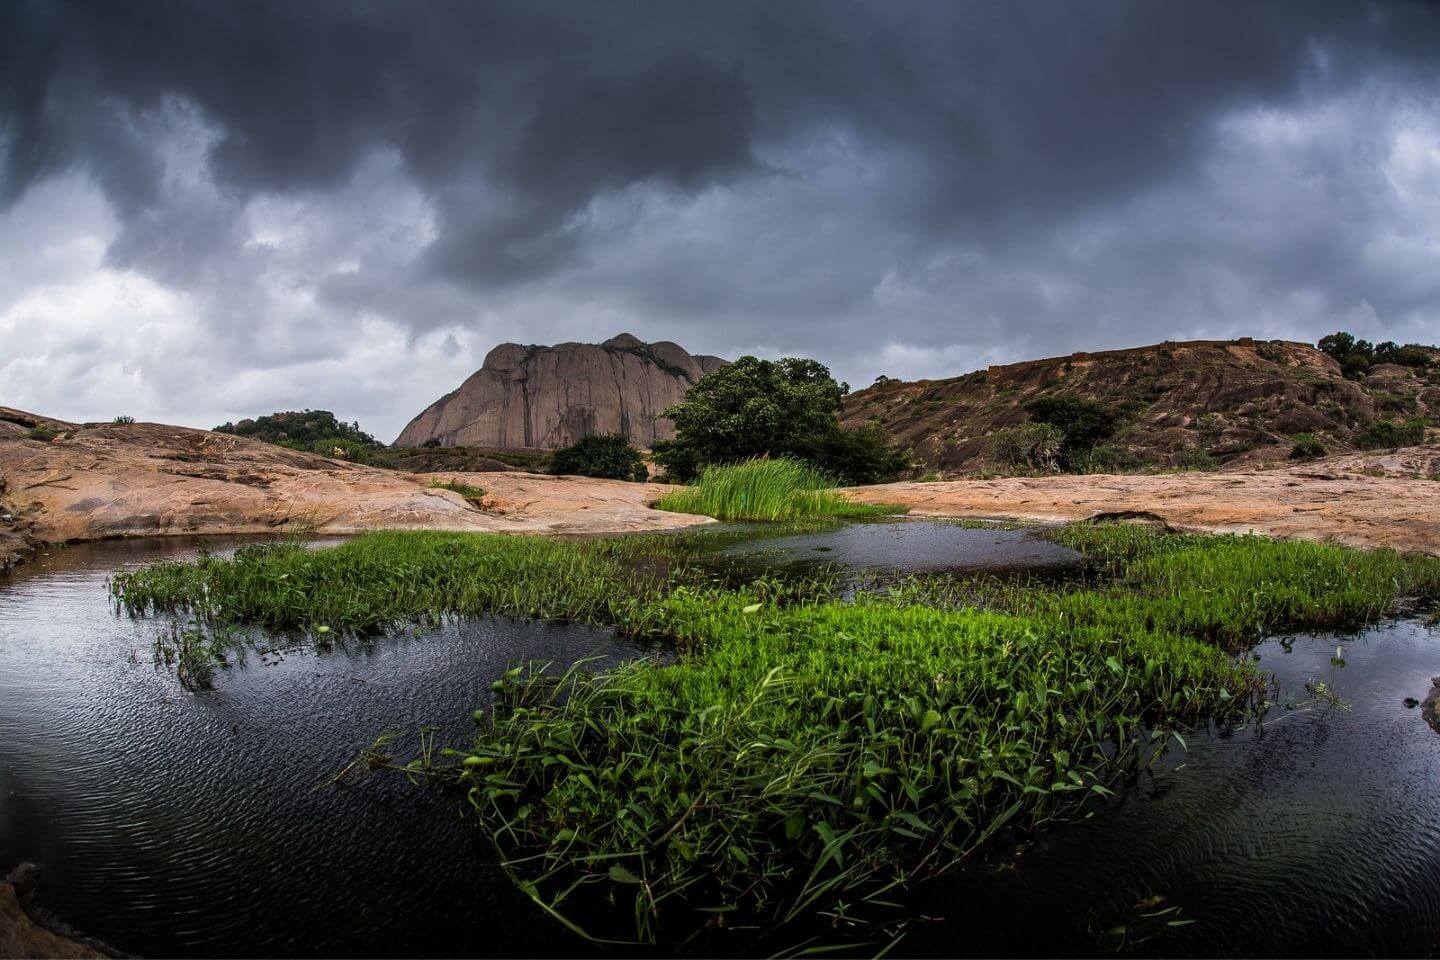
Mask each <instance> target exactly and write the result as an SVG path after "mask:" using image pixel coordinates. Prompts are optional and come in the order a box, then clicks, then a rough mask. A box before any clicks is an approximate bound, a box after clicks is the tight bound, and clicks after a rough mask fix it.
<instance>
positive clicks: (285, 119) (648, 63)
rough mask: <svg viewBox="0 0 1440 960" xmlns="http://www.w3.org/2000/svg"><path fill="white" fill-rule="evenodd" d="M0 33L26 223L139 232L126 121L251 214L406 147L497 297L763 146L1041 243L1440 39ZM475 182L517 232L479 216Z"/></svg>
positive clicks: (966, 20)
mask: <svg viewBox="0 0 1440 960" xmlns="http://www.w3.org/2000/svg"><path fill="white" fill-rule="evenodd" d="M4 16H5V18H6V23H5V24H4V26H5V30H4V34H5V35H6V36H7V37H8V38H9V39H8V41H4V42H5V48H4V50H3V55H4V56H3V58H4V61H5V63H7V64H8V67H6V68H5V89H6V90H7V91H8V92H7V94H6V103H5V114H6V128H7V135H8V139H9V141H10V148H9V150H8V152H7V164H6V177H5V187H6V191H5V195H6V196H7V197H9V198H11V199H13V198H14V197H15V196H17V195H18V194H19V193H20V192H21V191H23V190H24V189H25V188H26V187H27V186H28V185H29V184H30V183H33V182H34V181H35V180H36V179H37V178H39V177H42V176H44V175H46V174H47V173H50V172H52V171H54V170H55V169H57V168H61V167H64V166H67V165H74V164H80V165H84V166H86V167H88V168H90V169H92V170H93V171H94V172H95V174H96V176H97V177H98V178H99V179H100V182H101V183H102V184H103V185H104V186H105V189H106V191H107V194H108V195H109V196H110V198H111V200H112V202H114V203H115V204H116V206H117V208H118V209H119V210H121V211H122V214H123V215H125V216H135V215H139V213H141V212H142V211H143V209H144V208H145V207H146V206H147V205H148V204H149V203H151V202H153V201H154V199H155V197H156V195H157V192H158V190H159V186H158V182H157V181H158V177H159V168H158V164H157V163H156V162H155V161H154V159H153V158H152V157H150V156H148V155H147V152H146V146H147V145H146V143H145V141H144V139H143V138H142V137H140V136H138V135H137V133H136V132H135V131H134V130H133V128H132V125H131V124H128V123H127V122H126V121H125V120H124V114H119V118H118V119H117V111H119V110H122V109H124V108H129V109H131V110H143V109H145V108H147V107H153V106H154V105H155V104H157V103H158V102H160V101H161V100H162V99H163V98H164V97H166V96H174V97H180V98H184V99H187V100H190V101H193V102H194V103H196V104H197V105H198V106H199V107H200V108H201V109H202V110H203V111H204V112H205V114H206V115H207V116H208V117H210V118H212V119H213V121H214V122H215V123H216V124H217V125H218V126H219V128H220V131H221V137H220V140H219V142H218V143H217V144H215V146H214V149H213V152H212V154H211V157H210V162H211V166H212V169H213V172H214V173H215V175H216V176H217V178H218V179H219V180H220V181H221V182H222V183H223V184H224V185H225V186H227V187H228V188H230V189H233V190H237V191H240V192H242V193H244V192H249V191H294V190H302V189H315V188H325V187H328V186H332V185H334V184H335V183H337V182H340V181H342V180H343V179H344V178H346V177H347V176H349V174H350V173H351V172H352V171H353V169H354V165H355V163H356V162H357V161H358V160H359V158H361V157H363V156H364V154H365V152H366V151H367V150H370V149H374V148H377V147H381V146H394V147H397V148H398V149H399V150H400V151H401V152H402V154H403V155H404V157H405V159H406V162H407V164H408V166H409V168H410V169H411V170H412V171H413V172H414V173H415V174H416V175H417V176H418V177H419V179H420V181H421V183H422V184H423V185H424V187H425V189H427V190H428V191H431V192H432V193H433V194H434V195H435V196H437V197H439V198H442V199H443V200H444V201H445V203H444V205H443V207H442V209H443V210H444V214H445V236H443V237H441V238H440V242H439V246H438V247H437V249H436V251H435V256H434V262H435V263H436V264H438V265H440V266H441V267H442V269H446V270H449V271H452V272H455V273H458V274H459V275H460V276H461V277H462V278H464V277H465V276H467V275H468V274H469V273H470V272H471V271H473V272H474V273H475V275H476V277H477V279H479V280H481V281H497V280H500V279H502V277H503V274H504V273H505V272H506V270H505V269H502V268H508V269H509V270H514V271H517V272H520V273H526V274H533V273H534V272H535V269H534V267H533V266H532V265H531V264H530V263H529V262H528V261H531V260H534V261H536V262H537V263H538V264H539V267H540V268H541V269H543V268H544V267H545V266H546V265H547V261H548V260H549V258H550V257H551V256H552V254H553V252H554V251H553V250H552V249H551V248H552V246H554V245H555V244H560V245H562V246H564V245H565V242H566V238H564V237H558V236H551V235H552V234H554V233H555V231H557V230H560V229H561V228H563V227H564V225H565V221H566V219H567V218H568V217H570V216H573V215H574V214H575V213H577V212H578V211H581V210H583V209H584V207H585V205H586V203H587V202H588V201H589V200H590V199H591V198H592V197H593V196H594V195H595V194H597V193H599V192H601V191H605V190H613V189H616V188H621V187H625V186H627V185H630V184H634V183H638V182H647V181H650V182H657V183H662V184H666V185H670V186H672V187H674V188H678V189H696V188H699V187H701V186H703V185H705V184H707V183H708V182H710V181H711V180H712V179H714V178H718V177H723V176H726V175H731V176H733V175H737V174H740V173H743V172H745V171H747V170H749V171H752V172H755V174H756V175H762V174H761V173H760V172H759V171H757V170H756V163H755V157H754V149H755V146H756V142H757V140H758V139H762V138H763V139H764V140H767V141H770V142H783V141H785V139H786V138H787V137H788V136H790V135H792V134H794V133H796V132H797V131H800V130H803V129H805V128H807V127H814V126H816V125H823V124H829V125H833V126H835V127H837V128H841V129H846V130H848V131H849V132H851V133H853V135H855V136H857V137H859V138H861V139H873V140H878V141H881V142H884V143H886V144H888V145H894V146H895V147H898V148H899V149H902V150H906V151H912V152H913V153H914V154H915V155H916V156H917V157H919V158H920V159H921V169H922V170H923V179H922V180H920V182H917V183H915V184H914V185H913V189H912V190H911V191H910V193H909V195H908V196H903V197H898V198H896V200H897V205H896V206H895V208H893V209H892V210H887V211H880V214H881V215H889V216H896V217H901V218H904V219H905V220H906V221H907V222H909V223H910V224H911V225H912V226H913V227H914V228H915V229H954V228H957V227H961V228H963V227H966V226H968V227H972V228H976V227H979V228H985V229H991V230H994V229H1005V228H1007V227H1010V226H1014V225H1019V226H1023V225H1024V224H1025V223H1027V222H1028V221H1031V220H1034V219H1037V218H1038V219H1048V218H1053V217H1055V216H1056V215H1057V214H1058V213H1060V212H1061V211H1062V210H1064V209H1068V208H1071V207H1073V206H1074V205H1076V204H1089V203H1096V202H1103V200H1104V198H1105V197H1106V196H1107V195H1109V194H1110V193H1112V192H1114V191H1117V190H1133V189H1134V188H1135V185H1136V184H1137V182H1138V181H1142V180H1145V179H1148V178H1153V177H1157V176H1164V175H1167V174H1170V173H1172V172H1173V171H1174V170H1175V169H1176V168H1178V167H1182V166H1184V165H1186V164H1188V163H1190V162H1191V159H1192V157H1193V156H1194V153H1195V150H1194V148H1195V136H1196V130H1197V121H1198V120H1200V119H1203V118H1204V117H1206V116H1208V115H1210V114H1213V113H1214V112H1215V111H1217V110H1219V109H1222V108H1224V107H1227V106H1230V105H1233V104H1234V103H1235V102H1237V101H1241V100H1247V99H1249V100H1263V99H1270V98H1276V97H1284V96H1286V95H1288V94H1289V93H1290V92H1291V91H1293V90H1294V88H1295V87H1296V86H1297V85H1298V84H1299V83H1300V82H1302V81H1303V80H1304V79H1305V78H1307V77H1312V78H1316V79H1320V80H1327V79H1328V80H1329V82H1335V81H1334V78H1333V76H1331V77H1328V78H1327V77H1326V76H1324V74H1327V73H1329V74H1332V75H1333V74H1335V73H1339V74H1342V75H1345V76H1349V75H1351V74H1353V73H1354V72H1355V71H1357V70H1362V69H1370V68H1373V67H1374V66H1375V65H1376V64H1377V63H1380V64H1384V65H1389V66H1394V67H1396V68H1400V67H1405V66H1410V67H1414V68H1417V69H1420V68H1423V67H1424V64H1425V63H1426V61H1427V59H1429V60H1431V61H1433V56H1429V55H1433V54H1434V52H1435V50H1436V49H1437V47H1436V44H1437V43H1440V35H1437V15H1436V12H1435V11H1434V10H1433V9H1432V8H1427V7H1424V6H1420V5H1416V6H1407V5H1381V6H1377V7H1367V6H1365V5H1363V4H1357V3H1353V2H1347V3H1335V4H1327V3H1321V2H1316V0H1306V2H1302V3H1292V4H1281V3H1264V4H1254V3H1234V4H1228V5H1226V4H1221V5H1215V4H1193V3H1187V4H1176V3H1158V2H1133V3H1121V4H1103V5H1102V4H1065V3H1055V2H1045V3H1029V4H1014V3H1006V4H989V5H981V4H948V3H947V4H873V3H871V4H840V3H833V2H827V3H824V4H819V3H814V4H760V3H751V4H725V5H716V6H714V7H713V8H709V9H702V8H700V7H698V6H696V5H691V4H684V5H677V4H668V3H654V4H635V3H629V4H616V3H610V4H599V5H597V4H579V3H568V4H534V3H523V4H522V3H508V4H503V3H491V4H478V3H464V4H455V5H443V4H437V3H429V4H426V5H425V6H423V7H416V6H414V5H411V4H402V3H383V4H375V3H368V4H355V3H320V2H307V3H298V4H297V3H258V4H257V3H246V4H222V3H193V2H192V3H175V2H165V3H123V4H112V3H82V4H63V3H62V4H51V3H35V2H19V3H16V2H13V0H12V3H10V4H8V5H7V6H6V12H5V14H4ZM1322 54H1323V62H1322ZM479 179H484V180H485V181H486V182H487V183H489V184H491V185H493V186H495V187H496V188H498V189H502V190H506V191H509V193H510V196H511V198H512V199H511V209H508V210H505V211H499V212H496V211H482V212H481V213H479V214H477V213H476V212H475V211H474V210H472V209H470V207H471V202H470V198H469V196H468V191H467V187H468V186H469V185H471V184H473V183H474V182H475V181H477V180H479ZM569 242H570V243H572V244H573V242H574V238H573V236H572V237H570V238H569ZM452 247H453V248H454V249H452ZM480 264H485V265H486V266H484V267H480V266H479V265H480Z"/></svg>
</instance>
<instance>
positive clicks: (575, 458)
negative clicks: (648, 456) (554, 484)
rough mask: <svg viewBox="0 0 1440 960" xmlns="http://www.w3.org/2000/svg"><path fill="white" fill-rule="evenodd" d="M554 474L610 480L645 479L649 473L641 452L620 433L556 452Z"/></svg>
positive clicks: (552, 464)
mask: <svg viewBox="0 0 1440 960" xmlns="http://www.w3.org/2000/svg"><path fill="white" fill-rule="evenodd" d="M550 472H551V473H554V474H570V475H574V476H581V477H600V478H602V479H606V480H642V481H643V480H645V479H646V478H647V477H648V476H649V475H650V473H649V471H648V470H647V469H646V468H645V459H644V458H643V457H642V456H640V451H638V450H636V449H635V448H634V447H632V446H630V442H629V441H628V440H626V439H625V437H624V436H623V435H621V434H618V433H592V434H591V435H590V436H588V437H581V438H580V439H579V440H578V441H577V442H575V443H572V444H571V445H570V446H568V447H565V448H564V449H562V450H557V451H555V458H554V459H553V460H551V462H550Z"/></svg>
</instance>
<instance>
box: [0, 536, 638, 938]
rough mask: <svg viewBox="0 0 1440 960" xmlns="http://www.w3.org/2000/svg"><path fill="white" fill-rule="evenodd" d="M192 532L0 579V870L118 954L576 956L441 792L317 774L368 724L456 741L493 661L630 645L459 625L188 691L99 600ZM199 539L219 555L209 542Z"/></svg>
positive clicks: (53, 560) (243, 672) (402, 746)
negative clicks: (25, 881)
mask: <svg viewBox="0 0 1440 960" xmlns="http://www.w3.org/2000/svg"><path fill="white" fill-rule="evenodd" d="M194 550H195V543H194V542H187V541H181V540H168V539H167V540H164V541H118V542H112V543H102V544H91V545H82V546H75V547H69V548H65V549H57V550H52V551H50V553H49V555H48V556H41V557H38V558H36V560H35V562H33V563H31V564H29V565H27V566H26V567H22V568H20V569H19V570H17V571H16V572H15V573H14V574H12V575H11V576H10V578H9V579H8V580H3V581H0V864H4V865H6V866H5V869H8V866H9V865H13V864H14V863H17V862H19V861H21V860H32V861H34V862H36V863H38V864H39V865H40V866H41V868H42V871H43V874H42V882H41V887H40V890H39V897H38V899H39V902H40V903H42V904H43V905H44V907H45V908H47V909H48V910H49V911H51V912H52V913H54V914H55V915H57V916H59V917H61V918H62V919H64V920H66V921H68V922H69V923H71V924H73V925H74V926H75V927H77V928H78V929H81V930H83V931H84V932H85V933H87V934H89V935H91V936H95V937H98V938H100V939H102V940H105V941H107V942H109V943H111V944H114V945H115V946H116V947H118V948H119V949H122V950H125V951H127V952H131V953H135V954H139V955H142V956H148V957H168V956H195V955H205V956H257V955H259V956H498V955H526V956H540V955H568V954H574V953H576V952H577V951H581V952H583V951H587V945H586V944H585V943H583V942H580V941H577V940H575V939H574V938H573V937H571V936H570V935H568V934H566V933H565V931H564V930H563V929H561V928H559V927H558V926H557V925H556V924H554V923H553V922H551V921H549V920H548V919H546V918H545V917H544V916H543V915H542V914H541V913H540V911H539V910H538V909H535V908H533V907H531V906H530V905H529V904H528V903H527V901H526V900H525V899H524V898H523V897H522V896H521V895H519V894H518V893H517V892H516V890H515V889H514V887H513V886H512V885H511V883H510V882H509V880H508V879H507V878H506V877H505V876H504V875H503V874H502V873H501V872H500V871H499V870H498V869H497V868H496V867H495V866H494V865H493V863H492V862H491V861H492V860H493V856H492V854H491V851H490V849H489V847H488V844H487V843H486V842H485V840H484V837H483V835H482V834H481V833H480V831H478V830H476V829H475V827H474V825H473V823H469V822H465V821H464V820H462V816H461V813H462V811H461V810H460V808H459V804H460V799H459V798H458V797H457V796H455V795H453V794H451V795H446V794H440V793H436V792H433V791H429V790H425V789H417V788H415V787H412V786H410V785H409V784H408V783H406V782H405V781H404V780H403V779H402V778H400V777H399V776H390V775H377V776H372V777H369V778H367V779H365V780H363V781H362V782H360V783H357V784H355V785H349V786H321V784H323V783H324V782H325V781H326V780H328V779H329V777H330V776H331V775H333V774H334V773H335V772H336V771H338V770H339V769H340V768H341V767H342V766H344V765H345V764H346V763H348V762H349V761H350V760H351V759H352V758H353V757H354V755H355V753H356V751H358V750H359V749H361V748H363V747H364V746H366V745H367V744H369V743H370V742H371V741H372V740H373V738H374V737H375V735H376V734H377V733H379V732H381V731H383V730H387V729H395V730H399V731H402V733H403V736H402V738H401V739H400V740H399V741H398V742H397V744H396V750H397V752H398V753H400V754H402V755H404V756H408V755H410V754H411V753H412V752H413V750H414V749H415V746H416V742H417V741H416V733H417V730H418V728H419V727H420V726H421V725H422V724H433V725H434V726H435V728H436V736H437V741H438V742H441V743H458V742H463V741H464V740H466V739H467V737H468V734H469V730H470V724H469V720H468V718H469V715H470V712H471V711H472V710H474V709H475V708H477V707H481V706H484V705H485V704H486V703H487V702H488V700H489V689H490V683H491V681H493V680H494V678H495V677H496V676H498V675H499V673H500V672H501V671H503V670H504V669H505V666H506V664H507V663H508V662H509V661H511V660H515V659H520V658H525V657H535V658H540V659H552V658H553V659H555V660H557V661H563V662H570V661H572V660H574V659H576V658H578V657H580V656H584V655H589V654H592V653H598V654H600V655H602V656H604V657H606V658H607V659H608V660H609V661H610V662H616V661H619V660H621V659H630V658H634V657H637V656H643V655H646V654H649V653H650V652H651V651H650V650H648V649H646V648H642V647H638V646H635V645H633V644H629V643H625V642H623V641H620V640H619V639H617V638H616V637H615V636H614V635H613V633H611V632H610V631H604V630H596V629H592V628H585V627H579V626H572V625H555V624H541V623H516V622H511V621H505V620H478V621H469V622H463V623H452V624H448V625H446V626H444V627H442V628H439V629H435V630H427V631H425V632H424V633H423V635H421V636H416V637H403V636H402V637H388V638H385V639H384V640H382V641H381V642H378V643H375V644H373V645H353V644H352V645H350V647H349V648H348V649H336V650H334V651H332V652H330V653H327V654H324V655H317V654H315V653H313V652H307V651H296V652H293V653H289V654H287V655H284V656H283V657H281V656H271V657H265V658H261V657H258V656H255V655H253V654H252V655H251V656H249V657H248V658H247V661H246V663H245V665H244V666H239V667H235V668H232V669H228V670H220V671H217V672H216V678H215V689H214V690H210V691H205V692H202V693H199V694H192V693H190V692H187V691H186V690H184V689H183V688H181V687H180V685H179V684H178V683H177V682H176V681H175V680H174V678H173V677H172V676H171V675H170V673H169V672H168V671H166V670H163V669H161V670H157V669H156V668H155V667H154V665H153V664H152V657H151V649H150V648H151V642H152V639H153V637H154V634H155V631H156V629H157V625H156V623H155V622H153V621H132V620H130V619H128V618H125V617H121V616H116V615H115V614H114V613H112V611H111V609H110V607H109V603H108V600H107V595H106V590H105V581H106V578H107V576H108V575H109V573H111V572H113V571H114V570H116V569H119V568H121V567H125V566H132V565H137V564H141V563H146V562H151V561H154V560H157V559H160V558H162V557H179V556H187V555H192V554H193V553H194ZM217 552H223V551H222V550H217Z"/></svg>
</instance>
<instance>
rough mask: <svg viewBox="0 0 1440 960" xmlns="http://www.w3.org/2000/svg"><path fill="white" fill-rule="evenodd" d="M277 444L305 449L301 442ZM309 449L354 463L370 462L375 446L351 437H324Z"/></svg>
mask: <svg viewBox="0 0 1440 960" xmlns="http://www.w3.org/2000/svg"><path fill="white" fill-rule="evenodd" d="M277 446H281V447H287V448H289V449H304V448H302V447H301V445H300V444H299V443H295V442H291V441H285V442H282V443H280V444H277ZM308 449H309V451H310V452H311V453H318V454H320V455H321V456H322V457H334V458H335V459H336V460H349V461H351V462H353V463H369V462H370V460H371V451H373V450H374V449H375V448H374V446H372V445H371V444H368V443H361V442H360V441H358V440H354V439H352V438H349V437H324V438H322V439H319V440H316V441H315V442H314V443H312V444H310V446H309V448H308Z"/></svg>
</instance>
